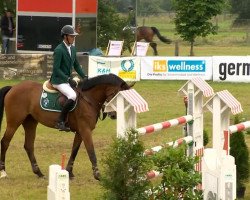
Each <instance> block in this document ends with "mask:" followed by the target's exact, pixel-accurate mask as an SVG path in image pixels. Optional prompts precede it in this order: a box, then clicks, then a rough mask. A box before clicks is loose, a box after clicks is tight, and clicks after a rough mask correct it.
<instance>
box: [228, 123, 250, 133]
mask: <svg viewBox="0 0 250 200" xmlns="http://www.w3.org/2000/svg"><path fill="white" fill-rule="evenodd" d="M248 128H250V121H246V122H242V123H239V124H235V125H232V126H229V132H230V134H232V133H236V132H240V131H244V130H246V129H248Z"/></svg>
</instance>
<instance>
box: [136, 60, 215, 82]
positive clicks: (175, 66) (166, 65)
mask: <svg viewBox="0 0 250 200" xmlns="http://www.w3.org/2000/svg"><path fill="white" fill-rule="evenodd" d="M195 76H200V77H203V78H204V79H205V80H211V79H212V58H211V57H142V58H141V79H152V80H189V79H191V78H193V77H195Z"/></svg>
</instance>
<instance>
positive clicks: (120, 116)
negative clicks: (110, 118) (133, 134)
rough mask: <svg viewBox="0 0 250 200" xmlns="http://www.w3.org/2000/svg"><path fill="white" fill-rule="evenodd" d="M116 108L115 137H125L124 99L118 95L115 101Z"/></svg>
mask: <svg viewBox="0 0 250 200" xmlns="http://www.w3.org/2000/svg"><path fill="white" fill-rule="evenodd" d="M116 103H117V104H116V107H117V111H116V114H117V123H116V130H117V137H125V135H124V131H125V130H126V128H127V127H126V126H127V124H126V120H125V110H124V98H123V96H122V95H118V96H117V99H116Z"/></svg>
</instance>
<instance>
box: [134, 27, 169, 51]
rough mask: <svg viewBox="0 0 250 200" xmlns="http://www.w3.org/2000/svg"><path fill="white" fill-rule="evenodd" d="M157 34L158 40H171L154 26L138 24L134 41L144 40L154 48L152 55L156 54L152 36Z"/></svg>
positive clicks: (165, 41) (167, 42) (167, 41)
mask: <svg viewBox="0 0 250 200" xmlns="http://www.w3.org/2000/svg"><path fill="white" fill-rule="evenodd" d="M155 35H156V36H157V37H158V38H159V39H160V41H162V42H164V43H166V44H170V43H171V42H172V41H171V40H170V39H168V38H166V37H164V36H162V35H161V34H160V31H159V30H158V29H157V28H156V27H147V26H140V27H138V28H137V30H136V41H141V40H145V41H146V42H149V45H150V46H151V47H152V48H153V50H154V55H158V51H157V44H156V42H154V41H153V38H154V36H155Z"/></svg>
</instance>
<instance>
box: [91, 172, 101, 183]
mask: <svg viewBox="0 0 250 200" xmlns="http://www.w3.org/2000/svg"><path fill="white" fill-rule="evenodd" d="M93 175H94V178H95V179H96V180H98V181H100V178H101V174H100V172H99V171H98V170H97V171H94V173H93Z"/></svg>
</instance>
